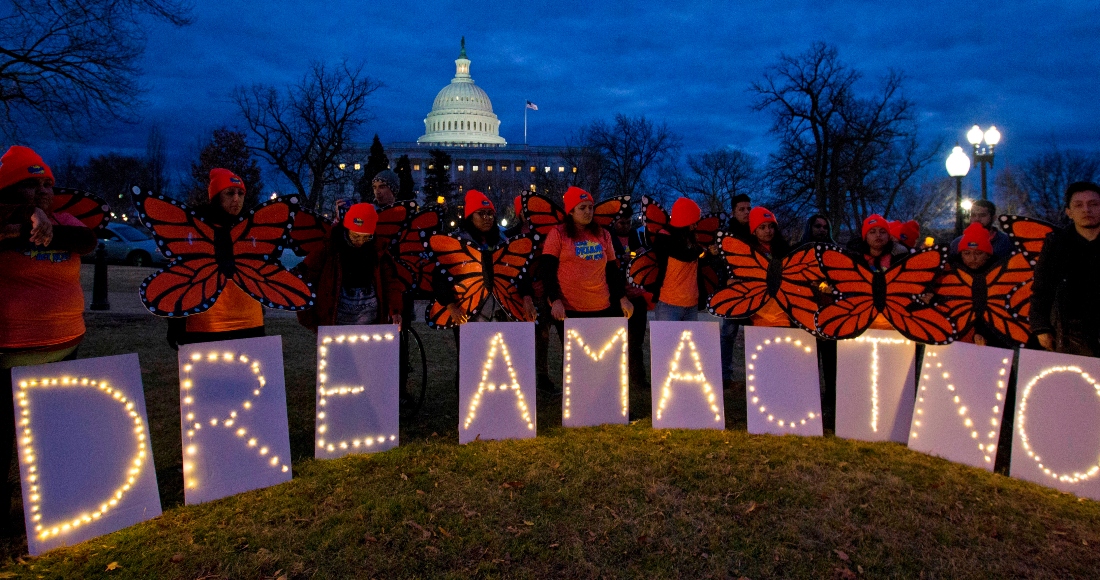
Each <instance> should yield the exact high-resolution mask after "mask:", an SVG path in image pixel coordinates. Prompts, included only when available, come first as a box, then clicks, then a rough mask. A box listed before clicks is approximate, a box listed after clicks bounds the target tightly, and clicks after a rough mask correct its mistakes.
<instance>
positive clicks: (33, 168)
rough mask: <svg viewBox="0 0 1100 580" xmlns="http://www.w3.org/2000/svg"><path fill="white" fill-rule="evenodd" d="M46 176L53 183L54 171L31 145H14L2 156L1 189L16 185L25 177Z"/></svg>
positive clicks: (0, 163)
mask: <svg viewBox="0 0 1100 580" xmlns="http://www.w3.org/2000/svg"><path fill="white" fill-rule="evenodd" d="M33 177H45V178H46V179H49V180H50V185H53V172H52V171H50V166H49V165H46V162H45V161H42V157H40V156H39V155H38V154H37V153H35V152H34V150H33V149H31V148H30V147H23V146H21V145H12V146H11V147H9V148H8V151H7V153H4V156H3V157H0V189H4V188H5V187H8V186H11V185H15V184H16V183H19V182H20V181H23V180H24V179H31V178H33Z"/></svg>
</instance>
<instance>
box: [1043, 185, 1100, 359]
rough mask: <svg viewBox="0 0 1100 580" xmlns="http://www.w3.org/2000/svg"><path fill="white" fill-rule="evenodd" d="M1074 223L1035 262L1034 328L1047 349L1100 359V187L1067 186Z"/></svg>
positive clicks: (1054, 236)
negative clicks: (1099, 295)
mask: <svg viewBox="0 0 1100 580" xmlns="http://www.w3.org/2000/svg"><path fill="white" fill-rule="evenodd" d="M1065 207H1066V210H1065V211H1066V216H1068V217H1069V219H1070V222H1071V223H1070V225H1068V226H1066V227H1065V228H1063V229H1060V230H1055V231H1053V232H1051V233H1050V234H1049V235H1048V236H1047V239H1046V243H1045V244H1044V245H1043V251H1042V252H1041V253H1040V255H1039V259H1038V263H1037V264H1036V266H1035V285H1034V288H1033V292H1032V296H1031V318H1030V320H1031V331H1032V333H1033V334H1035V336H1036V338H1037V339H1038V340H1039V344H1041V345H1042V347H1043V348H1045V349H1047V350H1053V351H1056V352H1062V353H1067V354H1076V355H1082V356H1093V357H1100V299H1097V296H1098V290H1097V289H1098V288H1100V239H1098V237H1100V186H1098V185H1097V184H1095V183H1090V182H1085V181H1079V182H1076V183H1072V184H1070V185H1069V187H1067V188H1066V196H1065Z"/></svg>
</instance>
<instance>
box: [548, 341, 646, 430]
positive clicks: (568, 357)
mask: <svg viewBox="0 0 1100 580" xmlns="http://www.w3.org/2000/svg"><path fill="white" fill-rule="evenodd" d="M616 341H621V342H622V348H621V349H620V350H621V353H622V356H621V357H620V358H619V400H620V403H622V415H623V417H626V416H627V412H628V409H629V407H630V375H629V373H628V372H627V339H626V329H625V328H620V329H619V330H618V331H617V332H615V335H614V336H612V337H611V339H610V340H608V341H607V342H606V343H604V345H603V346H601V347H600V350H598V351H594V350H592V348H591V347H590V346H588V345H587V344H585V342H584V339H582V338H581V334H580V333H579V332H577V331H576V330H575V329H572V328H571V329H569V331H568V332H566V333H565V353H564V356H563V357H562V358H563V359H564V360H565V381H564V385H563V387H562V397H563V404H562V417H563V418H565V419H568V418H569V417H570V411H571V408H572V403H573V401H572V399H573V362H572V361H573V343H574V342H576V343H577V345H578V346H580V347H581V351H583V352H584V354H585V355H586V356H588V358H590V359H592V362H600V361H601V360H603V357H604V355H606V354H607V353H608V352H610V351H611V347H613V346H615V342H616Z"/></svg>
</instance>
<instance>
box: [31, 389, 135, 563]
mask: <svg viewBox="0 0 1100 580" xmlns="http://www.w3.org/2000/svg"><path fill="white" fill-rule="evenodd" d="M58 388H60V389H88V390H93V389H94V390H95V391H98V392H99V393H100V394H101V395H102V396H104V397H107V398H109V399H111V400H114V401H115V402H116V403H117V404H118V405H119V407H120V408H121V411H122V412H123V413H125V414H126V416H127V420H128V422H129V423H130V424H131V427H132V428H131V430H130V436H131V437H132V438H133V442H134V449H133V455H132V456H131V457H130V460H129V463H127V465H128V467H127V469H126V471H125V472H123V473H120V474H119V479H120V481H119V484H118V487H117V488H116V489H115V490H114V491H113V492H112V493H111V495H110V496H109V497H105V498H98V499H95V500H93V501H92V502H91V503H90V504H89V507H88V508H87V509H86V510H83V511H81V513H75V514H71V515H70V516H66V517H65V518H62V519H60V520H57V521H48V520H45V519H44V517H43V514H42V506H43V503H44V502H45V501H47V500H48V498H47V497H45V494H44V493H43V491H42V484H43V482H42V480H41V476H42V474H41V472H40V471H39V463H40V461H39V458H38V452H37V451H36V450H35V447H34V440H35V435H34V433H33V431H32V429H31V422H32V417H31V410H30V409H31V407H30V397H29V392H30V391H33V390H36V389H58ZM15 397H16V402H17V404H18V406H19V420H18V423H17V426H16V429H17V432H18V433H17V435H18V437H17V443H18V445H19V456H20V459H21V461H22V462H23V465H25V466H26V469H25V470H24V472H25V473H24V475H23V486H24V489H26V493H24V497H26V498H27V501H28V503H29V504H30V509H29V512H30V514H31V516H30V518H31V523H33V533H34V535H35V539H37V540H38V541H47V540H52V539H54V538H57V537H60V536H64V535H65V534H67V533H70V532H73V531H75V530H77V529H78V528H80V527H81V526H85V525H87V524H90V523H92V522H95V521H97V520H100V519H101V518H103V516H104V515H105V514H107V513H108V512H110V511H112V510H114V509H116V508H117V506H118V504H119V502H121V501H122V499H123V498H124V497H125V496H126V494H127V493H128V492H129V491H130V490H131V489H132V488H133V487H134V486H135V485H136V484H137V481H138V477H139V476H140V475H141V472H142V470H143V469H147V468H148V464H149V461H150V460H151V458H150V457H149V456H148V454H147V453H146V451H145V450H146V447H147V438H148V437H149V426H148V425H146V423H145V421H144V420H143V418H142V416H141V414H140V413H138V410H137V408H136V407H135V404H134V402H133V401H131V400H129V399H128V398H127V397H126V395H125V394H123V393H122V392H121V391H119V390H118V389H116V388H114V387H112V386H111V385H109V384H108V383H107V381H105V380H95V379H90V378H87V377H70V376H62V377H42V378H39V379H31V380H22V381H20V382H19V390H18V391H16V393H15ZM30 527H31V526H28V528H30Z"/></svg>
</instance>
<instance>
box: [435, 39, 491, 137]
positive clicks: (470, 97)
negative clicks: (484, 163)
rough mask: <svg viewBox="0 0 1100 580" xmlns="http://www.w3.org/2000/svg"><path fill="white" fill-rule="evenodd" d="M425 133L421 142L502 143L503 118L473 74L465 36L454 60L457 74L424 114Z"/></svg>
mask: <svg viewBox="0 0 1100 580" xmlns="http://www.w3.org/2000/svg"><path fill="white" fill-rule="evenodd" d="M424 131H425V132H424V134H423V135H421V137H420V138H419V139H417V140H416V142H417V143H419V144H425V145H426V144H438V145H450V146H459V147H461V146H475V147H492V146H499V147H503V146H505V145H507V144H508V143H507V141H505V140H504V138H503V137H501V136H500V121H499V120H498V119H497V116H496V115H495V114H493V104H492V103H491V102H489V95H486V94H485V91H483V90H481V87H479V86H477V85H475V84H474V79H472V78H471V77H470V59H468V58H466V38H465V37H463V38H462V52H460V53H459V55H458V59H457V60H455V78H453V79H451V84H449V85H447V86H445V87H443V90H441V91H439V94H437V95H436V96H435V102H434V103H432V111H431V112H430V113H428V116H427V117H425V118H424Z"/></svg>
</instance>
